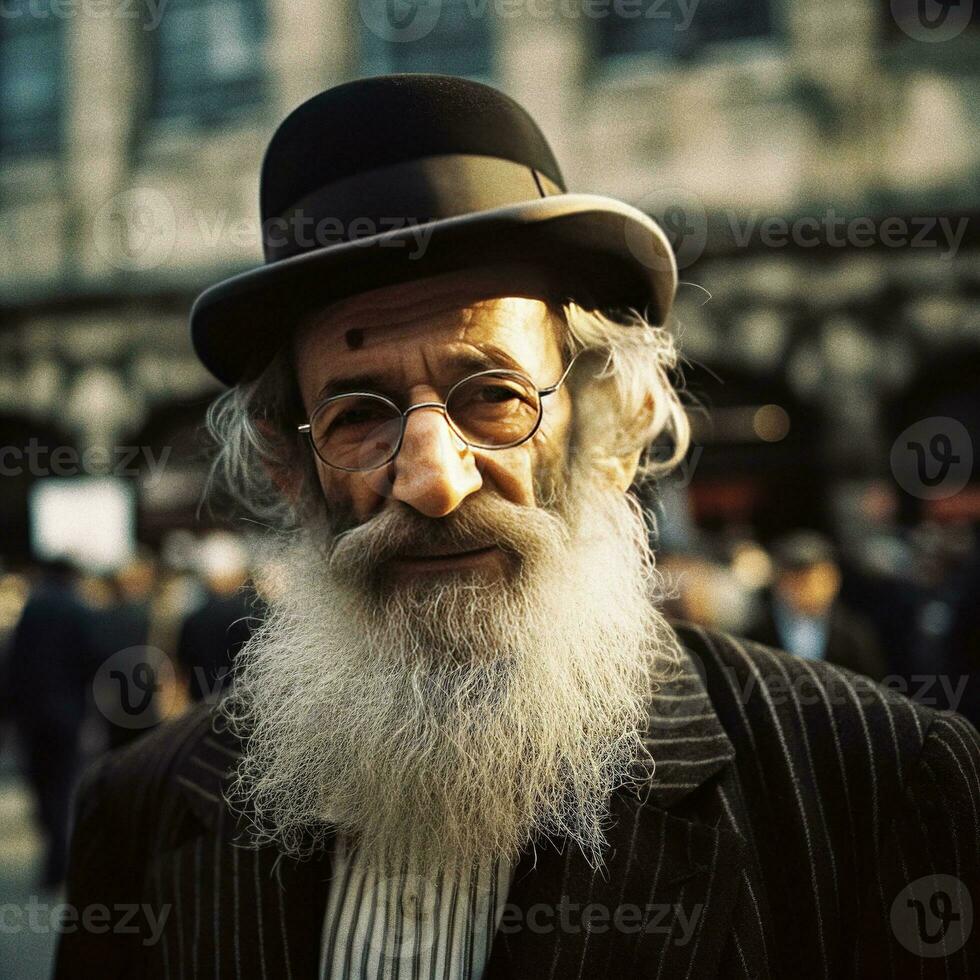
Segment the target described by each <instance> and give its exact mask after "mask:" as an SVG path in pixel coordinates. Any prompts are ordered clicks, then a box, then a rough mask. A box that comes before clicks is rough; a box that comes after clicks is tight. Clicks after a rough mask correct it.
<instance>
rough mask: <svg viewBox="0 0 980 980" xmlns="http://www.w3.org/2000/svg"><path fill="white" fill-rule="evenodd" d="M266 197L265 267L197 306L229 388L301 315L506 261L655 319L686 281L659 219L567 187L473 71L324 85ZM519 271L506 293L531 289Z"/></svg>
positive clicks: (552, 288)
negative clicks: (391, 287)
mask: <svg viewBox="0 0 980 980" xmlns="http://www.w3.org/2000/svg"><path fill="white" fill-rule="evenodd" d="M260 199H261V204H260V210H261V218H262V236H263V248H264V252H265V265H263V266H260V267H259V268H257V269H253V270H251V271H249V272H245V273H242V274H241V275H237V276H234V277H233V278H231V279H227V280H225V281H224V282H220V283H218V284H217V285H214V286H212V287H210V288H209V289H207V290H206V291H205V292H204V293H202V294H201V295H200V296H199V297H198V299H197V301H196V302H195V303H194V307H193V309H192V311H191V333H192V336H193V340H194V347H195V349H196V350H197V353H198V356H199V357H200V358H201V360H202V361H203V362H204V364H205V366H206V367H207V368H208V369H209V370H210V371H211V372H212V374H214V375H215V376H216V377H217V378H218V379H219V380H221V381H223V382H225V383H226V384H234V383H236V382H238V381H240V380H242V379H244V378H246V377H250V376H252V375H254V374H256V373H257V372H258V371H260V370H261V369H262V368H263V367H264V366H266V365H267V364H268V363H269V361H270V360H271V358H272V357H273V355H274V354H275V351H276V350H277V349H278V347H279V345H280V344H281V343H282V342H283V339H284V338H285V336H287V335H288V331H289V328H290V327H291V326H292V325H294V324H295V323H296V322H297V320H298V319H299V318H300V317H302V316H303V314H304V313H307V312H310V311H311V310H313V309H315V308H317V307H320V306H323V305H325V304H327V303H330V302H331V301H334V300H340V299H343V298H345V297H348V296H351V295H353V294H355V293H360V292H364V291H366V290H370V289H376V288H378V287H381V286H386V285H390V284H394V283H399V282H407V281H409V280H413V279H422V278H425V277H427V276H432V275H436V274H438V273H442V272H450V271H454V270H459V269H463V268H469V267H474V266H485V265H493V264H496V263H503V262H506V263H508V264H509V265H512V266H513V267H515V268H517V269H522V268H523V269H526V270H527V272H528V277H529V280H528V281H529V283H530V282H531V281H532V280H533V281H534V282H535V283H540V281H541V276H542V273H543V274H544V276H545V277H546V281H547V291H548V296H547V297H543V298H550V299H555V300H558V301H561V300H564V299H572V300H575V301H577V302H579V303H580V305H583V306H590V307H595V308H601V309H616V308H624V309H625V308H635V309H638V310H641V311H642V312H644V313H645V314H646V315H647V316H649V317H650V318H651V319H652V320H653V321H654V322H655V323H662V322H663V321H664V320H665V319H666V317H667V314H668V312H669V310H670V306H671V303H672V301H673V297H674V291H675V289H676V287H677V266H676V263H675V261H674V256H673V253H672V251H671V248H670V244H669V242H668V241H667V238H666V236H665V235H664V233H663V231H662V230H661V229H660V227H659V226H658V225H657V224H656V223H655V222H653V221H652V220H651V219H650V218H649V217H647V216H646V215H645V214H643V212H641V211H638V210H637V209H636V208H633V207H630V206H629V205H627V204H625V203H623V202H622V201H617V200H614V199H613V198H609V197H599V196H596V195H593V194H569V193H567V191H566V189H565V182H564V180H563V178H562V175H561V171H560V170H559V168H558V164H557V162H556V161H555V157H554V154H553V153H552V151H551V148H550V147H549V146H548V143H547V141H546V140H545V138H544V136H543V135H542V133H541V131H540V129H538V127H537V125H536V124H535V122H534V120H533V119H531V117H530V116H529V115H528V114H527V112H525V111H524V109H522V108H521V107H520V106H519V105H518V104H517V103H516V102H514V100H513V99H511V98H509V97H508V96H506V95H504V94H503V93H501V92H498V91H497V90H496V89H494V88H491V87H490V86H488V85H482V84H480V83H478V82H473V81H470V80H468V79H464V78H455V77H452V76H448V75H424V74H402V75H382V76H375V77H372V78H364V79H360V80H358V81H353V82H348V83H346V84H344V85H339V86H337V87H336V88H332V89H328V90H327V91H325V92H321V93H320V94H319V95H315V96H314V97H313V98H311V99H309V100H308V101H306V102H304V103H303V104H302V105H300V106H299V107H298V108H297V109H295V110H294V111H293V112H292V113H291V114H290V115H289V116H287V118H286V119H285V120H284V121H283V122H282V123H281V125H280V126H279V128H278V129H277V130H276V132H275V134H274V135H273V137H272V141H271V142H270V143H269V146H268V149H267V150H266V153H265V159H264V160H263V163H262V177H261V189H260ZM519 278H520V274H518V276H517V279H511V280H509V288H508V292H511V291H512V295H535V293H533V292H526V291H525V292H522V289H525V290H527V289H530V288H531V287H530V286H529V285H524V284H522V283H521V282H520V281H518V280H519ZM535 288H538V289H540V286H539V285H537V286H536V287H535Z"/></svg>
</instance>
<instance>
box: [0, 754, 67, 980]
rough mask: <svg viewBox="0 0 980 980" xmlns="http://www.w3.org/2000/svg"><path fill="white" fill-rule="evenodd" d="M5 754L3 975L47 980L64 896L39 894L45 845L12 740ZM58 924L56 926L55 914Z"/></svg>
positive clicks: (0, 821)
mask: <svg viewBox="0 0 980 980" xmlns="http://www.w3.org/2000/svg"><path fill="white" fill-rule="evenodd" d="M3 742H4V743H5V744H4V751H3V752H2V753H0V975H2V976H3V978H4V980H45V978H47V977H48V976H49V974H50V971H51V962H52V956H53V953H54V948H55V944H56V943H57V939H58V934H57V932H56V931H55V929H54V928H52V925H51V923H52V910H55V907H56V906H57V904H58V903H59V902H61V901H62V898H63V896H62V894H61V893H54V892H45V891H42V890H41V889H39V888H38V885H37V875H38V872H39V868H40V858H41V849H40V841H39V840H38V837H37V834H36V833H35V832H34V828H33V825H32V819H31V801H30V798H29V797H28V795H27V790H26V788H25V786H24V784H23V783H22V782H21V780H20V776H19V774H18V772H17V768H16V765H15V759H14V757H13V755H12V751H11V749H10V748H9V745H8V744H7V743H9V739H8V738H4V739H3ZM54 921H55V922H57V912H56V910H55V915H54Z"/></svg>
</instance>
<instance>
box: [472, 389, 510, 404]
mask: <svg viewBox="0 0 980 980" xmlns="http://www.w3.org/2000/svg"><path fill="white" fill-rule="evenodd" d="M477 397H478V398H479V400H481V401H484V402H491V403H499V402H505V401H507V399H509V398H518V397H520V396H519V393H518V392H516V391H515V390H514V389H513V388H508V387H507V386H506V385H484V386H483V387H482V388H481V389H480V391H479V392H478V393H477Z"/></svg>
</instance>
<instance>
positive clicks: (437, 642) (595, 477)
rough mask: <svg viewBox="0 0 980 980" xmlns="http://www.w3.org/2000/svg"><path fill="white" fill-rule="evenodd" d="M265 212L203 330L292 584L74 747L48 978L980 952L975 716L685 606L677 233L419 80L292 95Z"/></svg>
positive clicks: (245, 496) (438, 81)
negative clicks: (658, 447)
mask: <svg viewBox="0 0 980 980" xmlns="http://www.w3.org/2000/svg"><path fill="white" fill-rule="evenodd" d="M262 215H263V222H264V224H263V227H264V232H265V249H266V259H267V262H266V264H265V266H263V267H262V268H260V269H258V270H256V271H253V272H249V273H246V274H244V275H242V276H240V277H238V278H236V279H233V280H230V281H229V282H226V283H222V284H220V285H218V286H216V287H214V288H212V289H211V290H209V291H208V292H207V293H205V294H204V295H203V296H202V297H201V298H200V300H199V301H198V303H197V304H196V306H195V309H194V311H193V314H192V321H193V322H192V328H193V333H194V340H195V345H196V348H197V350H198V352H199V354H200V356H201V358H202V359H203V361H204V363H205V364H206V365H207V366H208V367H209V368H210V369H211V370H212V371H213V372H214V373H215V374H216V376H218V377H219V378H220V379H222V380H223V381H225V382H227V383H228V384H229V386H230V388H229V391H228V392H227V393H226V394H225V395H224V396H222V398H221V399H220V400H219V401H218V403H217V404H216V406H215V408H214V410H213V412H212V414H211V419H210V421H211V427H212V430H213V432H214V433H215V435H216V437H217V441H218V447H219V457H218V471H219V473H220V474H222V475H223V477H224V478H225V479H226V481H227V482H228V484H229V485H230V486H231V487H232V488H233V489H234V490H235V491H236V492H237V494H238V495H239V498H240V499H241V501H242V502H243V503H244V504H246V505H247V507H248V508H249V510H250V511H251V512H252V514H254V515H258V516H259V517H260V519H261V521H262V522H263V523H264V525H265V526H266V527H268V528H269V531H268V535H267V540H266V542H265V548H266V555H265V557H264V560H263V561H262V562H260V564H259V568H260V569H261V570H262V573H261V574H262V577H264V579H265V580H266V584H267V586H268V592H269V602H268V605H269V609H268V617H267V619H266V620H265V622H264V624H263V625H262V626H261V627H260V628H259V630H258V631H257V632H256V633H255V635H254V636H253V637H252V638H251V640H250V641H249V643H248V644H247V645H246V647H245V648H244V649H243V651H242V652H241V654H240V656H239V660H238V664H237V670H236V674H237V676H236V682H235V686H234V688H233V690H232V691H231V692H230V694H229V695H228V696H227V698H226V699H225V700H223V701H222V702H221V703H220V704H219V705H217V706H210V707H209V706H203V707H201V708H199V709H197V710H195V711H194V712H192V713H191V714H190V715H189V716H187V717H186V718H184V719H181V720H178V721H176V722H170V723H168V724H165V725H162V726H160V728H158V729H157V730H156V731H155V732H153V733H151V734H150V735H149V736H147V737H146V738H145V739H144V740H142V741H141V742H140V743H139V744H137V745H135V746H133V747H132V748H131V749H127V750H125V751H123V752H120V753H116V754H113V755H110V756H109V757H107V758H106V759H105V761H104V762H102V764H101V765H100V766H99V767H98V768H97V770H95V771H94V772H92V773H91V774H90V776H89V777H88V779H87V780H86V783H85V785H84V787H83V789H82V792H81V795H80V801H79V807H78V815H77V826H76V831H75V839H74V849H73V860H72V865H71V871H70V878H69V895H68V898H69V902H70V903H71V908H72V909H77V918H76V923H77V927H76V928H74V929H72V928H70V927H68V928H67V929H66V934H65V936H64V937H63V940H62V944H61V947H60V950H59V958H58V976H60V977H65V978H68V977H81V976H93V977H94V976H98V977H100V978H106V977H124V976H125V977H129V976H132V977H193V976H200V977H205V976H209V977H210V976H214V977H276V978H280V977H297V978H298V977H322V978H341V977H370V978H383V977H385V978H386V977H403V978H407V977H412V978H416V977H417V978H422V977H425V978H428V977H439V978H471V980H475V978H479V977H483V978H487V980H490V978H504V977H509V978H515V980H518V978H521V980H523V978H538V977H555V978H559V977H562V978H564V977H586V978H601V977H616V978H617V980H620V978H627V977H641V976H642V977H651V976H659V977H663V978H674V977H702V978H703V977H720V978H733V977H745V978H748V977H772V978H780V980H781V978H785V977H794V978H799V977H823V978H829V977H842V976H848V977H871V976H895V977H906V976H920V975H922V976H925V975H927V974H928V975H936V976H940V975H941V976H967V975H968V974H970V973H971V970H972V971H973V974H972V975H977V971H978V970H980V956H978V954H977V950H976V948H975V946H973V947H971V944H970V941H971V931H972V925H973V923H972V906H971V904H970V896H971V893H972V894H973V895H977V894H980V892H978V891H977V889H976V886H977V885H978V884H980V882H978V874H977V869H978V863H980V861H978V847H980V844H978V827H980V786H978V770H980V750H978V737H977V733H976V732H975V731H974V730H973V729H972V728H971V727H970V726H969V725H968V724H967V723H966V722H965V721H963V720H962V719H961V718H959V717H957V716H955V715H951V714H939V713H935V712H932V711H930V710H928V709H925V708H921V707H918V706H916V705H914V704H912V703H911V702H909V701H907V700H904V699H903V698H901V697H899V696H897V695H895V694H893V693H890V692H889V691H887V690H884V689H881V688H878V687H875V686H874V685H872V684H871V683H870V682H866V681H862V679H860V678H858V677H856V676H854V675H851V674H848V673H847V672H844V671H840V670H838V669H836V668H834V667H831V666H829V665H827V664H825V663H811V662H807V661H803V660H801V659H798V658H793V657H790V656H788V655H786V654H783V653H779V652H774V651H772V650H769V649H766V648H764V647H760V646H754V645H750V644H745V643H741V642H739V641H737V640H735V639H732V638H730V637H727V636H723V635H716V634H711V633H706V632H704V631H701V630H698V629H695V628H682V627H678V628H677V629H674V628H672V627H671V626H669V625H668V624H667V623H666V622H665V620H664V619H663V617H662V615H661V613H660V612H659V610H658V597H659V587H658V578H657V573H656V571H655V566H654V559H653V556H652V555H651V553H650V551H649V547H648V534H647V531H648V528H647V526H646V523H645V520H644V515H643V512H642V510H641V509H640V507H639V506H638V504H637V502H636V498H635V497H634V496H632V495H631V494H630V493H629V490H630V489H631V488H632V487H634V485H635V484H637V482H638V481H639V480H640V479H642V478H644V477H650V476H656V474H657V472H658V465H657V464H656V463H655V462H654V461H653V457H652V454H650V453H648V449H649V448H650V446H651V445H652V444H653V443H654V442H656V441H658V440H662V439H667V440H670V442H671V444H672V445H673V448H674V454H673V455H674V458H675V459H676V458H679V457H680V456H681V455H682V454H683V453H684V451H685V448H686V442H687V426H686V423H685V416H684V412H683V410H682V408H681V406H680V403H679V401H678V398H677V395H676V393H675V392H674V391H673V390H672V388H671V384H670V373H671V369H672V367H673V365H674V350H673V346H672V342H671V338H670V336H669V334H668V333H667V332H666V331H665V329H664V327H663V324H664V323H665V321H666V318H667V315H668V312H669V308H670V303H671V299H672V297H673V292H674V288H675V286H676V269H675V266H674V264H673V262H672V260H671V257H670V250H669V247H668V245H667V243H666V241H665V239H664V236H663V235H662V233H661V232H660V230H659V228H658V227H657V226H656V225H655V224H654V223H653V222H652V221H650V220H649V219H648V218H647V217H646V216H645V215H643V214H641V213H640V212H638V211H635V210H634V209H632V208H630V207H628V206H626V205H624V204H622V203H621V202H617V201H614V200H610V199H608V198H601V197H595V196H589V195H575V194H568V193H566V191H565V187H564V183H563V180H562V177H561V173H560V171H559V169H558V166H557V164H556V163H555V160H554V158H553V156H552V154H551V151H550V149H549V148H548V146H547V143H546V142H545V141H544V138H543V137H542V135H541V134H540V132H539V131H538V129H537V127H536V126H535V125H534V123H533V121H532V120H531V119H530V118H529V117H528V116H527V114H526V113H524V111H523V110H521V109H520V107H518V106H517V105H515V104H514V103H513V102H512V101H511V100H510V99H508V98H506V97H504V96H503V95H501V94H500V93H498V92H496V91H495V90H493V89H491V88H488V87H486V86H483V85H479V84H476V83H474V82H469V81H464V80H461V79H454V78H448V77H440V76H425V75H404V76H389V77H379V78H371V79H366V80H362V81H357V82H352V83H350V84H348V85H344V86H341V87H339V88H336V89H332V90H329V91H327V92H325V93H321V94H320V95H318V96H316V97H315V98H313V99H311V100H310V101H308V102H307V103H305V104H304V105H302V106H300V108H298V109H297V110H296V111H295V112H294V113H293V114H292V115H291V116H289V118H288V119H287V120H286V121H285V122H284V123H283V124H282V125H281V126H280V128H279V130H278V131H277V133H276V135H275V136H274V137H273V140H272V143H271V145H270V147H269V149H268V152H267V154H266V158H265V163H264V167H263V175H262ZM658 458H659V459H660V460H662V459H663V454H662V453H658ZM659 465H660V467H663V466H664V464H663V463H661V464H659ZM95 906H99V907H100V908H103V907H104V908H107V909H108V910H109V912H108V918H107V919H106V918H103V919H100V921H99V925H100V928H98V929H96V928H93V927H92V926H91V925H90V924H89V925H88V926H86V924H85V922H84V916H85V910H86V909H90V908H92V907H95Z"/></svg>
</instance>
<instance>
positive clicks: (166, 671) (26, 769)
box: [0, 532, 261, 888]
mask: <svg viewBox="0 0 980 980" xmlns="http://www.w3.org/2000/svg"><path fill="white" fill-rule="evenodd" d="M260 607H261V600H260V599H259V597H258V595H257V593H256V592H255V590H254V588H252V587H251V585H250V571H249V560H248V552H247V549H246V547H245V545H244V544H243V543H242V542H241V541H240V540H239V539H238V538H236V537H234V536H233V535H230V534H227V533H224V532H212V533H210V534H207V535H204V536H203V537H200V538H198V537H195V536H193V535H191V534H189V533H186V532H175V533H174V534H173V535H171V536H170V538H169V539H168V541H167V544H166V547H165V548H164V549H162V550H161V551H160V552H159V553H154V552H152V551H150V550H140V551H139V552H138V553H137V554H135V555H134V556H133V557H132V559H131V560H130V561H128V562H127V563H125V564H124V565H123V566H121V567H119V568H117V569H114V570H112V571H111V572H108V573H98V574H96V573H92V572H85V571H83V570H81V569H79V568H77V567H76V566H75V565H74V564H72V563H71V562H70V561H68V560H67V559H57V560H50V561H43V562H38V563H36V564H34V565H32V566H31V567H30V568H27V569H25V570H23V571H18V572H13V571H10V572H7V573H6V574H4V575H2V576H0V674H2V683H0V707H2V715H0V747H2V748H3V749H5V750H6V749H8V748H10V749H11V751H14V752H15V753H16V755H17V757H18V760H19V763H20V767H21V771H22V773H23V777H24V779H25V781H26V783H27V784H28V786H29V788H30V790H31V793H32V795H33V798H34V810H35V819H36V822H37V825H38V829H39V830H40V831H41V835H42V837H43V840H44V842H45V848H46V853H45V859H44V867H43V872H42V880H41V882H40V885H41V887H44V888H56V887H58V885H59V884H60V883H61V882H62V881H63V880H64V875H65V870H66V867H65V863H66V859H67V837H68V832H69V827H68V824H69V814H70V806H71V797H72V793H73V790H74V787H75V784H76V781H77V778H78V776H79V774H80V772H81V771H82V769H83V767H84V763H85V762H86V760H87V759H89V758H91V757H93V756H94V755H97V754H99V753H100V752H102V751H105V750H108V749H112V748H116V747H119V746H122V745H124V744H126V743H127V742H129V741H130V740H132V739H134V738H137V737H139V736H140V735H142V734H143V733H145V732H146V731H148V730H149V729H151V728H152V727H153V726H155V725H156V724H158V723H159V722H160V721H162V720H164V719H165V718H168V717H171V716H173V715H176V714H178V713H180V712H182V711H185V710H187V708H188V707H189V706H190V705H192V704H193V703H194V702H197V701H202V700H208V699H213V698H214V697H216V696H217V695H218V694H220V692H221V690H222V689H223V688H224V686H225V685H226V684H227V682H228V680H229V677H230V672H231V666H232V661H233V659H234V656H235V654H236V652H237V651H238V650H239V649H240V648H241V646H242V645H243V644H244V642H245V641H246V640H247V639H248V637H249V635H250V633H251V630H252V629H253V628H254V624H255V622H256V621H257V617H258V616H260V615H261V608H260Z"/></svg>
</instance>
